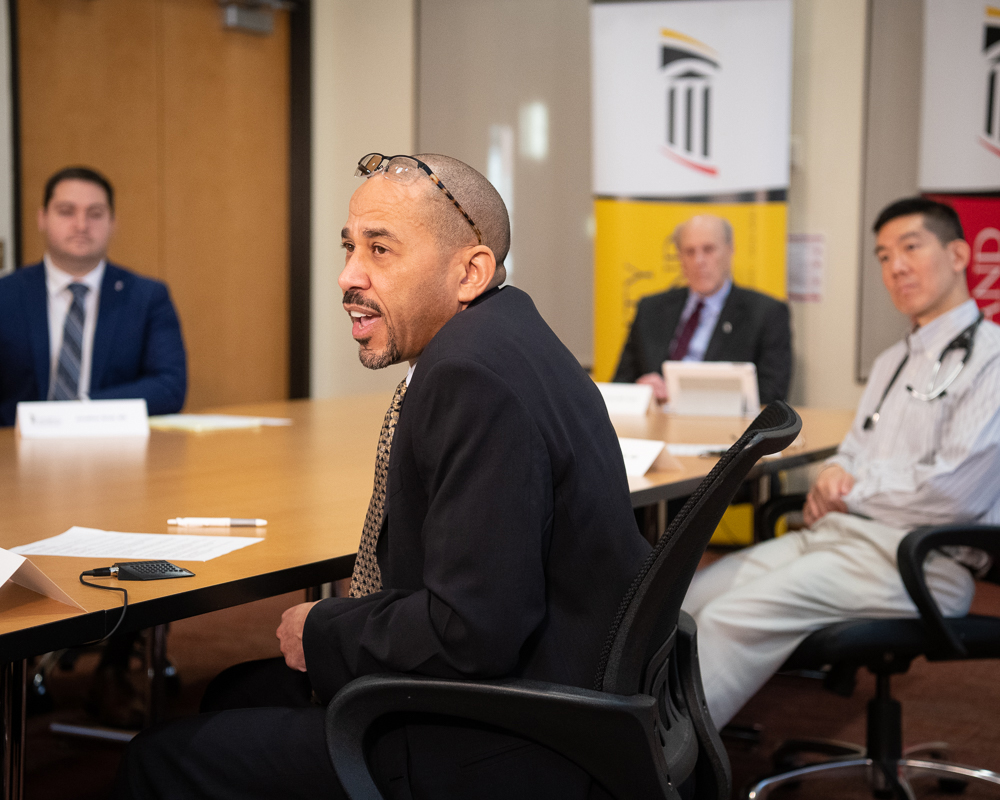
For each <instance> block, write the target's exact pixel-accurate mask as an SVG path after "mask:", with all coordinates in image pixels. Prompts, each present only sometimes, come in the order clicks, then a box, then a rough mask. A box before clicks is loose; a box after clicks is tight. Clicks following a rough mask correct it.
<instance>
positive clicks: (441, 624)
mask: <svg viewBox="0 0 1000 800" xmlns="http://www.w3.org/2000/svg"><path fill="white" fill-rule="evenodd" d="M386 497H387V501H386V509H387V518H386V522H385V524H384V526H383V528H382V532H381V534H380V536H379V540H378V547H377V550H376V555H377V557H378V561H379V567H380V569H381V573H382V581H383V586H384V587H385V588H384V589H383V590H382V591H380V592H377V593H375V594H372V595H370V596H368V597H365V598H360V599H350V598H333V599H328V600H323V601H321V602H320V603H319V604H318V605H317V606H315V607H314V608H313V610H312V611H311V612H310V614H309V616H308V618H307V620H306V625H305V632H304V636H303V644H304V648H305V655H306V663H307V666H308V668H309V677H310V679H311V681H312V684H313V687H314V689H315V691H316V692H317V694H318V695H319V696H320V697H321V698H323V699H324V700H325V699H329V698H330V697H331V696H332V695H333V694H334V693H335V692H336V691H337V690H338V689H339V688H340V687H341V686H343V685H344V684H345V683H347V682H348V681H349V680H351V679H352V678H354V677H355V676H358V675H364V674H366V673H374V672H384V671H396V672H411V673H419V674H423V675H434V676H446V677H453V678H455V677H457V678H493V677H500V676H523V677H527V678H536V679H540V680H551V681H557V682H560V683H566V684H571V685H574V686H587V687H589V686H591V685H592V682H593V679H594V675H595V672H596V669H597V663H598V659H599V655H600V651H601V647H602V645H603V642H604V639H605V637H606V635H607V632H608V629H609V628H610V626H611V622H612V619H613V617H614V614H615V611H616V609H617V606H618V603H619V601H620V600H621V598H622V596H623V595H624V593H625V591H626V589H627V587H628V585H629V583H630V582H631V580H632V578H633V576H634V575H635V574H636V573H637V571H638V569H639V566H640V565H641V563H642V561H643V559H644V558H645V556H646V555H647V554H648V552H649V546H648V545H647V544H646V542H645V541H644V540H643V539H642V537H641V536H640V535H639V533H638V530H637V527H636V524H635V517H634V515H633V513H632V508H631V504H630V501H629V490H628V480H627V478H626V476H625V469H624V465H623V461H622V457H621V453H620V449H619V445H618V441H617V438H616V435H615V431H614V429H613V428H612V426H611V422H610V420H609V418H608V413H607V410H606V407H605V405H604V401H603V400H602V398H601V395H600V393H599V391H598V390H597V388H596V387H595V385H594V383H593V382H592V381H591V380H590V378H588V377H587V375H586V373H585V372H584V371H583V369H581V367H580V366H579V364H578V363H577V361H576V359H575V358H574V357H573V355H572V354H571V353H570V352H569V351H568V350H567V349H566V347H564V346H563V344H562V343H561V342H560V341H559V340H558V338H557V337H556V336H555V334H554V333H553V332H552V330H551V329H550V328H549V327H548V326H547V325H546V324H545V322H544V321H543V320H542V318H541V317H540V316H539V314H538V312H537V311H536V310H535V307H534V304H533V303H532V302H531V299H530V298H529V297H528V296H527V295H526V294H524V293H523V292H521V291H519V290H518V289H515V288H512V287H507V288H503V289H499V290H493V291H491V292H489V293H487V294H486V295H484V296H483V297H481V298H479V299H478V300H477V301H476V302H475V303H474V304H472V305H471V306H470V307H469V308H467V309H466V310H465V311H461V312H459V313H458V314H457V315H456V316H455V317H453V318H452V319H451V320H450V321H449V322H448V323H447V324H446V325H445V326H444V327H443V328H442V329H441V330H440V331H439V332H438V334H437V335H436V336H435V337H434V339H433V340H432V341H431V342H430V344H429V345H428V346H427V347H426V349H425V350H424V352H423V353H422V354H421V356H420V359H419V361H418V363H417V367H416V370H415V371H414V374H413V378H412V380H411V383H410V386H409V388H408V390H407V393H406V396H405V398H404V400H403V405H402V409H401V412H400V417H399V422H398V425H397V427H396V431H395V435H394V438H393V442H392V449H391V454H390V458H389V476H388V488H387V491H386ZM442 735H443V736H445V738H444V739H441V738H440V737H439V738H437V739H435V736H434V735H433V734H432V733H428V731H427V730H424V731H423V732H422V734H421V735H420V736H418V737H415V738H411V740H410V741H411V748H415V749H416V750H417V751H421V748H424V749H425V750H426V749H427V748H430V750H431V751H433V752H437V753H441V752H447V753H451V754H454V753H455V751H456V748H457V749H461V748H472V749H475V748H478V747H483V748H487V749H488V747H489V744H488V743H487V744H483V742H482V740H481V737H480V739H477V738H476V737H475V736H470V735H468V734H467V733H463V734H462V735H461V736H459V737H457V738H452V739H447V736H446V735H445V734H442ZM487 740H489V737H487ZM435 741H436V742H437V745H435V744H434V743H433V742H435ZM489 741H494V743H495V741H496V740H495V739H494V740H489ZM505 746H508V747H509V745H505ZM435 747H436V750H435ZM429 758H430V760H433V756H431V757H429ZM416 760H417V761H421V758H420V757H419V756H417V759H416ZM426 760H427V759H425V761H426ZM449 785H450V786H452V787H453V789H454V786H455V785H456V784H449ZM454 790H455V791H458V790H457V789H454ZM455 796H457V795H455ZM567 796H570V795H567Z"/></svg>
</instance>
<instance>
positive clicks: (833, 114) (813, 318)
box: [788, 0, 867, 408]
mask: <svg viewBox="0 0 1000 800" xmlns="http://www.w3.org/2000/svg"><path fill="white" fill-rule="evenodd" d="M793 8H794V12H793V13H794V44H793V47H794V52H793V56H792V140H793V153H794V155H795V157H794V159H793V166H792V177H791V184H790V186H789V191H788V205H789V209H788V231H789V233H821V234H824V235H825V236H826V275H825V291H824V293H823V301H822V302H820V303H792V335H793V337H794V349H795V364H794V376H793V379H792V390H791V400H792V402H793V403H801V404H804V405H809V406H819V407H831V408H853V407H854V406H855V405H856V404H857V401H858V398H859V397H860V395H861V391H862V388H863V387H862V386H860V385H858V384H857V383H856V382H855V378H854V354H855V350H856V337H857V316H858V315H857V306H858V253H859V249H860V238H859V236H860V230H861V222H862V221H861V218H860V206H861V169H862V140H863V125H864V113H863V108H864V95H865V39H866V18H867V2H866V0H795V3H794V6H793Z"/></svg>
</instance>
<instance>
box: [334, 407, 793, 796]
mask: <svg viewBox="0 0 1000 800" xmlns="http://www.w3.org/2000/svg"><path fill="white" fill-rule="evenodd" d="M800 427H801V421H800V420H799V418H798V415H797V414H796V413H795V412H794V411H793V410H792V409H790V408H789V407H788V406H786V405H785V404H784V403H773V404H771V405H770V406H768V407H767V408H766V409H765V410H764V411H763V412H762V413H761V414H760V416H758V417H757V419H756V420H754V422H753V423H752V424H751V425H750V427H749V428H748V429H747V431H746V432H745V433H744V434H743V436H742V437H741V438H740V440H739V441H738V442H737V443H736V444H735V445H733V447H732V448H730V450H729V451H728V452H727V453H726V454H725V455H724V456H723V457H722V458H721V459H720V460H719V463H718V464H717V465H716V466H715V467H714V468H713V469H712V471H711V472H710V473H709V475H708V476H707V477H706V478H705V480H704V481H703V482H702V483H701V485H700V486H699V487H698V489H697V490H696V491H695V493H694V494H693V495H692V496H691V498H690V499H689V500H688V502H687V503H686V504H685V505H684V507H683V509H681V511H680V513H679V514H678V516H677V518H676V519H674V520H673V522H672V523H671V525H670V526H669V527H668V528H667V530H666V532H665V533H664V534H663V536H662V537H661V538H660V540H659V542H658V543H657V544H656V547H655V548H654V549H653V552H652V553H651V554H650V556H649V558H648V559H647V560H646V562H645V564H644V565H643V567H642V569H641V570H640V572H639V574H638V575H637V576H636V578H635V580H634V581H633V582H632V585H631V587H630V588H629V591H628V592H627V593H626V595H625V597H624V598H623V600H622V603H621V605H620V607H619V610H618V614H617V615H616V618H615V622H614V624H613V625H612V627H611V631H610V633H609V635H608V639H607V641H606V644H605V649H604V653H603V654H602V657H601V662H600V667H599V670H598V675H597V679H596V682H595V686H596V689H594V690H588V689H580V688H578V687H575V686H562V685H557V684H550V683H544V682H540V681H527V680H516V679H510V680H501V681H490V682H473V681H457V680H438V679H432V678H421V677H415V676H411V675H371V676H366V677H363V678H358V679H357V680H355V681H352V682H351V683H350V684H348V685H347V686H345V687H344V688H343V689H342V690H341V691H340V692H339V693H338V694H337V696H336V697H334V698H333V700H332V701H331V703H330V706H329V710H328V712H327V720H326V733H327V744H328V747H329V751H330V757H331V759H332V761H333V765H334V768H335V769H336V771H337V776H338V777H339V778H340V781H341V783H342V785H343V787H344V789H345V790H346V791H347V793H348V795H349V796H350V797H351V798H353V799H354V800H361V798H365V800H368V799H370V800H378V799H379V798H381V795H380V794H379V791H378V789H377V787H376V786H375V783H374V781H373V780H372V778H371V776H370V774H369V771H368V767H367V765H366V762H365V749H364V748H365V739H366V732H367V731H368V730H369V729H370V727H371V726H372V725H373V724H374V723H375V722H376V721H377V720H378V719H379V718H380V717H383V716H385V715H388V714H398V713H405V714H407V715H408V716H411V718H412V715H413V714H422V713H427V714H434V715H436V716H438V717H440V715H445V716H450V717H453V718H459V719H462V720H469V721H476V722H480V723H486V724H489V725H494V726H496V727H499V728H502V729H504V730H507V731H509V732H510V733H512V734H514V735H517V736H521V737H524V738H525V739H530V740H532V741H534V742H537V743H538V744H541V745H543V746H545V747H548V748H550V749H552V750H554V751H556V752H558V753H560V754H562V755H563V756H565V757H566V758H568V759H570V760H572V761H573V762H575V763H576V764H578V765H580V767H582V768H583V769H584V770H586V771H587V772H588V773H589V774H590V775H591V776H593V777H594V779H596V780H597V781H598V782H599V783H600V784H601V785H602V786H603V787H604V788H605V789H606V790H608V791H609V792H610V793H611V794H612V795H614V796H615V797H617V798H620V800H634V799H635V798H644V800H645V799H646V798H657V797H659V798H672V799H673V798H678V797H679V795H678V791H677V789H678V787H679V786H680V785H681V784H682V783H684V782H685V781H687V780H688V779H689V778H691V777H692V776H694V778H695V786H696V791H697V796H698V797H700V798H714V799H715V800H728V797H729V791H730V775H729V761H728V759H727V757H726V753H725V750H724V749H723V747H722V744H721V742H720V741H719V737H718V733H717V732H716V730H715V728H714V727H713V725H712V722H711V719H710V717H709V715H708V712H707V709H706V706H705V701H704V697H703V694H702V687H701V675H700V672H699V669H698V656H697V648H696V641H695V626H694V621H693V620H692V619H691V618H690V617H688V616H687V615H686V614H682V613H681V610H680V606H681V601H682V600H683V598H684V594H685V593H686V592H687V587H688V584H689V583H690V581H691V577H692V576H693V575H694V572H695V569H696V568H697V566H698V561H699V559H700V558H701V555H702V553H703V552H704V550H705V547H706V545H707V544H708V540H709V539H710V538H711V536H712V532H713V531H714V530H715V528H716V526H717V525H718V523H719V520H720V519H721V517H722V514H723V512H724V511H725V510H726V506H727V505H728V504H729V500H730V498H732V496H733V494H734V493H735V492H736V490H737V488H739V486H740V484H741V483H742V482H743V480H744V478H745V477H746V475H747V473H748V472H749V470H750V468H751V467H752V466H753V465H754V464H755V463H756V462H757V460H758V459H760V458H761V457H762V456H764V455H767V454H769V453H775V452H778V451H779V450H782V449H784V448H785V447H787V446H788V445H789V444H791V442H792V441H793V440H794V439H795V437H796V436H797V435H798V432H799V428H800Z"/></svg>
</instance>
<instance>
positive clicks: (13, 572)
mask: <svg viewBox="0 0 1000 800" xmlns="http://www.w3.org/2000/svg"><path fill="white" fill-rule="evenodd" d="M7 581H11V582H12V583H16V584H17V585H18V586H23V587H24V588H25V589H31V591H33V592H38V593H39V594H43V595H45V596H46V597H51V598H52V599H53V600H57V601H59V602H60V603H65V604H66V605H68V606H73V607H74V608H78V609H80V610H81V611H86V610H87V609H85V608H84V607H83V606H81V605H80V604H79V603H78V602H76V600H74V599H73V598H72V597H70V596H69V595H68V594H66V592H64V591H63V590H62V589H60V588H59V586H58V584H57V583H56V582H55V581H54V580H52V579H51V578H50V577H49V576H48V575H46V574H45V573H44V572H42V571H41V570H40V569H39V568H38V567H36V566H35V565H34V564H32V563H31V562H30V561H29V560H28V559H26V558H25V557H24V556H22V555H18V554H17V553H14V552H11V551H10V550H4V549H3V548H0V585H3V584H5V583H7Z"/></svg>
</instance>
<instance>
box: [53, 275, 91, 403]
mask: <svg viewBox="0 0 1000 800" xmlns="http://www.w3.org/2000/svg"><path fill="white" fill-rule="evenodd" d="M69 290H70V291H71V292H72V293H73V303H72V305H70V307H69V311H68V312H67V313H66V323H65V324H64V325H63V338H62V347H60V348H59V361H58V362H57V363H56V379H55V384H54V385H53V387H52V391H51V392H50V397H49V399H50V400H76V399H77V398H78V397H79V395H80V369H81V363H82V361H83V316H84V312H83V301H84V298H85V297H86V296H87V292H89V291H90V287H88V286H85V285H84V284H82V283H71V284H70V285H69Z"/></svg>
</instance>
